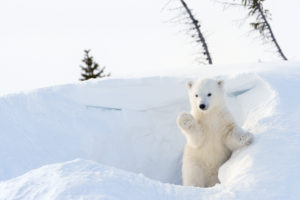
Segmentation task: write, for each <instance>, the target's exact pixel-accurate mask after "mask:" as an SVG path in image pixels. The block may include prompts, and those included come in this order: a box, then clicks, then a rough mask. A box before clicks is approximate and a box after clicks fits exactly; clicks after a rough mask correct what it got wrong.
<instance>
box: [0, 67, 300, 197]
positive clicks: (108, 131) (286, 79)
mask: <svg viewBox="0 0 300 200" xmlns="http://www.w3.org/2000/svg"><path fill="white" fill-rule="evenodd" d="M278 66H280V65H279V64H277V65H275V67H269V66H268V65H262V64H261V65H260V67H261V68H259V70H258V67H256V68H247V70H245V69H243V70H238V69H237V68H234V67H232V68H226V70H224V69H222V68H220V70H218V71H216V70H215V69H214V68H210V69H206V70H202V69H191V70H190V74H186V75H184V76H165V77H157V76H155V77H148V78H147V77H146V78H131V79H108V80H104V81H99V82H89V83H86V84H77V85H65V86H58V87H52V88H46V89H40V90H37V91H34V92H30V93H26V94H17V95H11V96H6V97H2V98H0V109H1V112H0V127H1V129H2V130H1V133H0V158H1V166H0V180H2V182H0V194H1V195H2V196H0V197H1V198H2V199H15V198H22V199H47V198H49V199H80V198H86V199H101V198H102V199H141V198H143V199H168V198H169V199H195V198H200V197H203V198H206V199H207V198H208V199H210V198H221V199H232V198H236V199H241V198H243V199H253V198H254V197H256V196H257V195H260V196H261V197H263V198H264V199H274V198H275V199H276V198H278V199H281V198H293V197H296V196H299V195H300V194H299V192H298V190H297V185H299V181H298V180H297V179H298V178H299V177H300V176H299V175H300V174H299V172H298V171H297V169H298V168H299V167H300V166H299V165H300V162H299V159H298V157H299V151H300V147H299V144H300V141H299V139H300V138H299V136H298V133H299V130H300V125H299V124H298V122H299V115H298V113H297V110H298V109H299V105H298V102H299V95H297V94H295V91H297V90H298V87H299V82H300V74H299V68H298V67H297V66H295V65H283V64H282V66H281V67H282V69H281V68H280V67H278ZM229 72H230V73H229ZM233 72H234V73H233ZM198 76H210V77H217V78H222V79H225V83H226V93H227V95H228V96H227V103H228V106H229V108H230V109H231V111H232V112H233V114H234V116H235V118H236V119H237V121H238V123H240V124H241V125H243V127H244V128H245V129H247V130H250V131H251V132H253V133H254V134H255V137H256V140H255V143H254V144H253V145H251V146H250V147H249V148H246V149H241V150H239V151H237V152H235V153H234V155H233V156H232V158H231V159H230V160H229V161H228V162H227V163H226V164H225V165H223V167H222V168H221V169H220V174H219V176H220V180H221V182H222V184H220V185H217V186H215V187H213V188H210V189H200V188H193V187H182V186H177V185H171V184H180V183H181V178H180V177H181V172H180V168H181V156H182V151H183V147H184V144H185V139H184V137H183V135H182V134H181V133H180V131H179V130H178V128H177V126H176V123H175V119H176V116H177V114H178V113H179V112H180V111H183V110H185V111H188V110H189V105H188V100H187V92H186V89H185V81H186V80H187V79H190V78H194V77H198ZM75 158H81V159H86V160H93V161H95V162H97V163H95V162H91V161H85V160H75V161H72V162H67V163H61V164H56V165H50V166H45V167H42V168H39V167H41V166H44V165H48V164H51V163H59V162H65V161H69V160H73V159H75ZM100 163H101V164H100ZM113 167H114V168H113ZM36 168H39V169H37V170H33V171H31V172H29V173H26V172H28V171H29V170H32V169H36ZM116 168H118V169H116ZM120 169H122V170H126V171H122V170H120ZM128 171H130V172H128ZM109 172H111V173H109ZM131 172H132V173H131ZM24 173H26V174H25V175H23V176H20V177H17V178H14V177H16V176H19V175H22V174H24ZM138 174H143V175H144V176H146V177H148V178H146V177H144V176H141V175H138ZM149 178H150V179H149ZM9 179H11V180H9ZM169 183H171V184H169ZM112 188H114V189H112ZM34 191H36V192H34ZM68 195H69V196H68ZM254 195H255V196H254ZM46 197H47V198H46ZM126 197H127V198H126Z"/></svg>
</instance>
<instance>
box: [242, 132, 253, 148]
mask: <svg viewBox="0 0 300 200" xmlns="http://www.w3.org/2000/svg"><path fill="white" fill-rule="evenodd" d="M253 139H254V136H253V134H252V133H249V132H247V133H245V134H243V135H242V136H241V138H240V140H241V143H242V144H243V145H250V144H251V143H252V142H253Z"/></svg>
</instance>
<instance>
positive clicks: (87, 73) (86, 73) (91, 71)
mask: <svg viewBox="0 0 300 200" xmlns="http://www.w3.org/2000/svg"><path fill="white" fill-rule="evenodd" d="M90 51H91V50H84V53H85V55H84V59H83V60H82V62H83V63H84V64H85V65H86V66H81V65H80V68H81V69H82V70H83V73H81V76H82V78H81V79H80V80H81V81H86V80H89V79H91V78H103V77H108V76H110V73H109V74H104V70H105V67H102V68H100V69H99V64H98V63H96V62H95V61H94V58H93V56H90V55H89V53H90Z"/></svg>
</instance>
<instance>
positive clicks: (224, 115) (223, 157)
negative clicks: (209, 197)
mask: <svg viewBox="0 0 300 200" xmlns="http://www.w3.org/2000/svg"><path fill="white" fill-rule="evenodd" d="M187 87H188V90H189V98H190V104H191V112H190V113H185V112H183V113H180V114H179V116H178V117H177V124H178V126H179V128H180V129H181V130H182V132H183V134H184V135H185V137H186V140H187V144H186V146H185V149H184V155H183V161H182V162H183V163H182V179H183V185H186V186H198V187H211V186H214V185H215V184H216V183H219V179H218V170H219V168H220V166H221V165H222V164H223V163H224V162H226V161H227V160H228V159H229V158H230V156H231V153H232V152H233V151H234V150H236V149H238V148H240V147H242V146H245V145H249V144H250V143H251V142H252V140H253V135H252V134H251V133H247V132H244V131H243V130H242V129H241V128H240V127H238V126H237V125H236V123H235V122H234V120H233V118H232V116H231V114H230V112H229V110H228V109H227V108H226V105H225V100H224V91H223V81H216V80H212V79H204V80H198V81H197V82H196V83H193V82H188V83H187ZM208 93H211V96H208ZM196 95H197V97H196ZM200 104H204V105H205V106H206V110H202V109H200V107H199V106H200Z"/></svg>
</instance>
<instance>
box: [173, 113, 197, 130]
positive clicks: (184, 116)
mask: <svg viewBox="0 0 300 200" xmlns="http://www.w3.org/2000/svg"><path fill="white" fill-rule="evenodd" d="M194 123H195V119H194V117H193V115H191V114H190V113H186V112H182V113H180V114H179V115H178V117H177V124H178V125H179V126H180V127H181V128H183V129H191V128H192V127H193V125H194Z"/></svg>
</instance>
